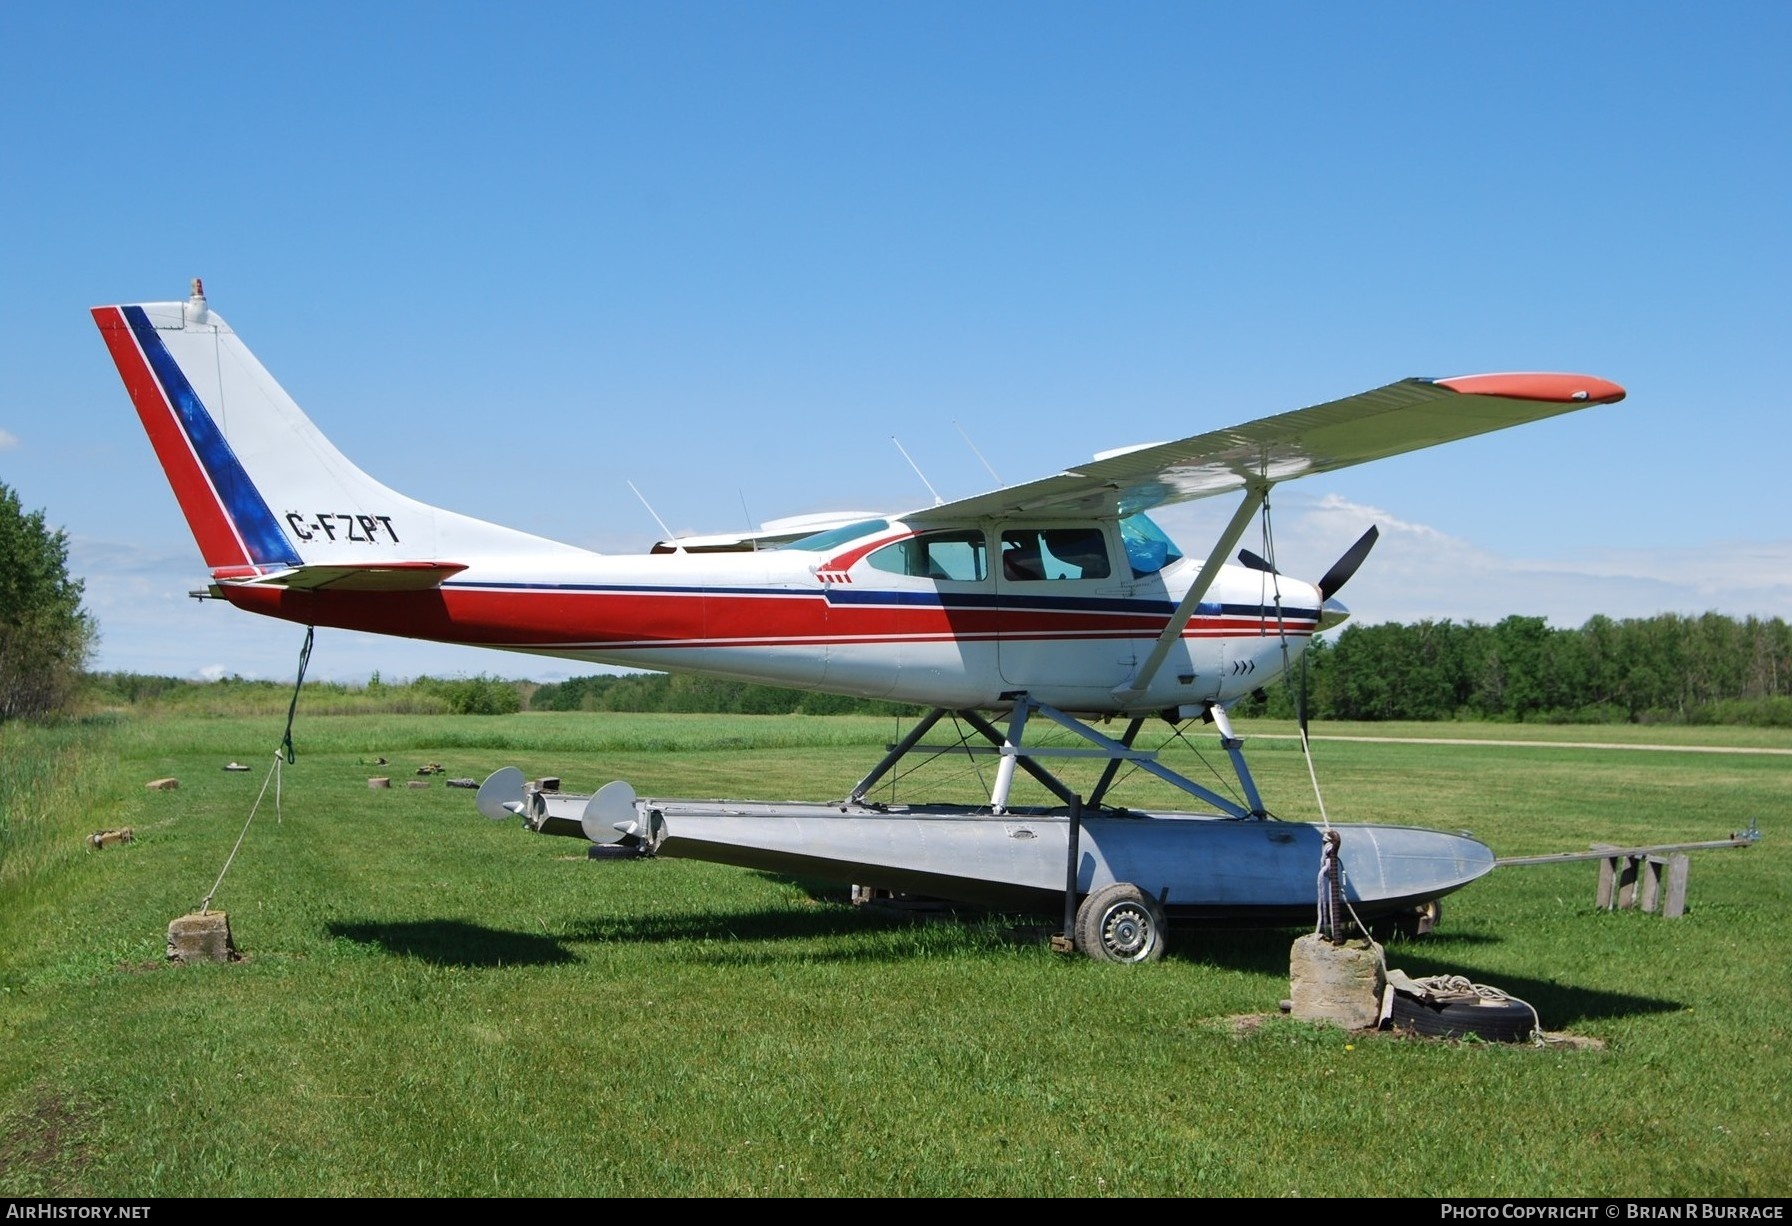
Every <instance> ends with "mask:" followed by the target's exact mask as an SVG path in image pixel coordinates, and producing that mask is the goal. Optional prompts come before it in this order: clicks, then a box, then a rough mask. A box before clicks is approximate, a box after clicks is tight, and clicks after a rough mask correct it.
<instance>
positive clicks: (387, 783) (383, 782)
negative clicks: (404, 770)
mask: <svg viewBox="0 0 1792 1226" xmlns="http://www.w3.org/2000/svg"><path fill="white" fill-rule="evenodd" d="M367 786H368V787H370V788H389V787H391V786H392V780H391V779H390V778H388V777H387V776H385V775H375V776H374V777H373V778H371V779H369V780H368V781H367Z"/></svg>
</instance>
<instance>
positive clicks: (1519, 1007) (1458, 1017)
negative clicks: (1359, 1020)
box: [1390, 992, 1537, 1043]
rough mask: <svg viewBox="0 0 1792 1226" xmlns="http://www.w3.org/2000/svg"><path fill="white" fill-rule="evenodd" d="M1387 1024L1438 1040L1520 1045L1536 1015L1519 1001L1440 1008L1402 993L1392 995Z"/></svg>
mask: <svg viewBox="0 0 1792 1226" xmlns="http://www.w3.org/2000/svg"><path fill="white" fill-rule="evenodd" d="M1390 1021H1391V1022H1392V1024H1393V1026H1394V1029H1396V1030H1411V1031H1413V1032H1415V1033H1417V1034H1428V1035H1435V1036H1436V1037H1438V1038H1441V1039H1464V1038H1468V1037H1469V1036H1471V1035H1473V1036H1474V1037H1475V1038H1478V1039H1486V1040H1488V1041H1490V1042H1494V1043H1523V1042H1525V1041H1527V1040H1528V1039H1529V1038H1530V1037H1531V1034H1532V1033H1533V1032H1534V1031H1535V1030H1536V1028H1537V1014H1536V1013H1535V1012H1534V1011H1533V1010H1532V1009H1531V1007H1530V1006H1529V1005H1527V1004H1525V1003H1524V1001H1522V1000H1510V999H1493V1000H1470V1001H1457V1002H1452V1003H1449V1004H1440V1003H1438V1002H1436V1001H1429V1000H1423V999H1420V998H1419V997H1417V996H1408V995H1407V994H1406V993H1405V992H1395V993H1394V1011H1393V1014H1392V1016H1391V1018H1390Z"/></svg>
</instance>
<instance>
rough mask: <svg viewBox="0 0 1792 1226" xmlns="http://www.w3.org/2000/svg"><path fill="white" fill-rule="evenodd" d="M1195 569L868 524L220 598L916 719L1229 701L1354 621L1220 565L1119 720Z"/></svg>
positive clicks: (1128, 532)
mask: <svg viewBox="0 0 1792 1226" xmlns="http://www.w3.org/2000/svg"><path fill="white" fill-rule="evenodd" d="M1199 569H1200V568H1199V564H1198V563H1196V562H1195V561H1193V560H1191V559H1186V558H1182V557H1180V556H1179V555H1178V554H1177V553H1176V550H1175V547H1174V546H1173V545H1171V544H1170V543H1169V542H1168V540H1167V538H1165V537H1163V535H1162V534H1161V532H1158V531H1157V529H1156V527H1155V525H1151V524H1150V523H1149V521H1147V520H1145V519H1144V518H1143V517H1142V516H1135V517H1133V518H1131V519H1129V520H1125V521H1117V520H1105V521H1102V520H1097V521H1090V520H1087V519H1083V520H1066V521H1054V520H1051V519H1029V520H1011V521H985V522H980V523H966V524H963V525H958V526H941V525H939V524H935V523H928V524H927V525H926V526H925V528H924V529H919V530H918V529H914V528H911V527H909V526H906V525H904V524H903V523H901V522H900V521H875V520H874V521H868V522H865V523H861V524H856V525H852V526H850V527H848V528H843V529H836V530H833V531H830V532H826V533H822V534H819V535H818V536H816V537H811V538H808V539H806V540H801V541H797V542H794V543H792V544H788V545H784V546H780V547H777V548H770V549H761V550H758V551H751V552H718V553H688V552H671V553H659V554H651V555H645V556H611V555H599V554H586V553H581V552H579V551H576V550H570V549H567V548H565V547H561V548H558V549H556V550H554V551H553V552H552V553H551V555H549V556H517V557H501V558H485V559H480V558H470V559H467V568H466V569H465V570H463V571H461V572H459V573H457V574H455V575H453V576H452V577H451V578H449V579H447V580H446V581H445V582H443V583H442V585H441V586H440V587H437V588H430V589H426V590H415V591H359V590H356V591H344V590H334V589H332V588H331V587H328V586H325V587H322V588H318V589H314V590H299V589H294V588H282V587H272V586H258V585H255V584H244V585H239V584H231V583H226V584H223V585H220V587H219V588H218V589H216V590H218V591H219V593H220V594H221V595H223V596H224V597H225V598H227V599H228V600H230V601H231V603H233V604H235V605H237V606H238V607H240V608H243V609H247V610H251V611H253V612H257V613H263V614H269V615H272V616H276V617H282V618H286V619H289V620H292V621H298V622H304V623H307V624H315V625H323V626H337V627H343V628H347V629H355V630H366V631H372V632H375V633H382V634H396V635H404V636H407V637H413V638H424V639H434V640H439V641H443V642H454V643H467V644H476V645H479V646H485V647H496V648H503V649H509V650H515V651H523V652H529V653H533V654H543V655H551V656H561V657H566V658H571V659H577V660H586V661H591V662H595V663H603V664H611V665H620V666H624V667H632V668H645V669H661V670H670V671H689V672H699V673H703V674H706V675H711V676H720V677H727V678H733V679H737V680H742V681H754V682H762V683H766V684H771V685H783V686H793V687H800V688H803V689H814V690H821V691H825V692H830V693H836V694H845V695H853V696H858V697H869V698H884V699H890V700H893V701H899V702H912V703H917V704H922V705H927V706H940V707H949V708H973V707H974V708H985V709H987V708H1001V707H1003V706H1006V705H1007V704H1008V701H1009V696H1011V695H1013V694H1014V693H1017V692H1022V691H1024V692H1026V693H1029V694H1030V695H1032V696H1033V697H1034V698H1035V699H1037V700H1039V701H1041V702H1045V703H1048V704H1050V705H1053V706H1057V707H1060V708H1063V709H1065V710H1075V711H1084V712H1108V711H1120V710H1158V709H1162V708H1166V707H1174V706H1178V705H1184V704H1196V703H1207V702H1218V703H1227V702H1230V701H1232V700H1234V699H1236V698H1238V697H1240V696H1242V695H1244V694H1247V693H1250V692H1251V691H1253V690H1255V689H1258V688H1260V687H1262V686H1264V685H1266V684H1268V683H1269V682H1271V681H1273V680H1274V679H1275V678H1276V677H1277V676H1278V675H1280V674H1281V672H1282V671H1283V670H1284V668H1285V667H1286V666H1287V664H1288V663H1290V662H1292V661H1293V660H1295V659H1297V658H1298V657H1299V654H1300V652H1301V651H1303V650H1304V649H1305V648H1306V646H1307V643H1308V642H1309V640H1310V639H1311V636H1312V635H1313V633H1314V632H1315V630H1316V629H1317V628H1320V627H1321V625H1322V624H1323V625H1331V624H1335V623H1336V622H1337V621H1338V620H1341V619H1342V617H1343V616H1344V611H1343V609H1342V608H1341V606H1339V605H1337V604H1336V602H1335V601H1334V602H1332V603H1331V604H1329V605H1324V602H1323V601H1322V600H1321V597H1320V595H1319V593H1318V591H1317V589H1315V588H1314V586H1313V585H1312V584H1309V583H1304V582H1302V581H1299V580H1295V579H1290V578H1288V577H1287V576H1279V575H1271V574H1267V573H1265V572H1263V571H1259V570H1252V569H1248V568H1245V567H1240V566H1230V565H1228V566H1223V567H1221V573H1220V574H1219V576H1218V577H1217V578H1216V579H1215V581H1214V582H1213V584H1212V585H1211V586H1210V587H1209V589H1208V591H1207V592H1206V594H1205V596H1204V597H1203V599H1202V601H1201V603H1200V605H1199V607H1198V609H1197V611H1196V613H1195V615H1194V616H1193V617H1192V618H1191V619H1190V621H1189V622H1188V624H1187V626H1186V627H1185V628H1184V629H1183V631H1182V633H1181V636H1180V639H1179V640H1178V641H1177V643H1176V644H1175V646H1174V647H1173V648H1172V651H1171V656H1170V658H1169V660H1168V662H1167V663H1166V665H1165V667H1163V668H1161V669H1159V670H1158V672H1157V675H1156V677H1155V679H1154V680H1153V681H1152V683H1151V685H1150V686H1149V688H1148V689H1147V690H1145V691H1144V693H1143V694H1142V695H1137V694H1134V695H1129V696H1128V697H1127V698H1126V700H1125V701H1124V702H1122V701H1121V700H1120V699H1118V698H1116V696H1115V693H1114V691H1115V690H1116V689H1117V688H1122V687H1124V686H1125V685H1126V683H1127V682H1128V681H1129V680H1130V679H1131V678H1132V677H1133V675H1134V673H1135V672H1136V670H1137V668H1138V665H1139V662H1140V661H1141V660H1142V659H1143V658H1144V657H1145V656H1146V655H1147V654H1148V653H1149V651H1150V650H1151V647H1152V645H1153V644H1154V642H1155V641H1156V639H1157V638H1158V636H1159V635H1160V634H1161V633H1162V632H1163V630H1164V627H1165V626H1166V624H1167V623H1168V621H1169V619H1170V617H1171V615H1172V613H1173V611H1174V610H1175V607H1176V605H1177V602H1178V601H1179V600H1180V599H1181V598H1182V597H1183V595H1184V594H1185V593H1186V592H1187V591H1188V590H1189V587H1190V585H1191V584H1192V583H1193V582H1194V580H1195V578H1196V576H1197V575H1198V573H1199ZM1322 605H1323V606H1324V607H1322ZM1322 616H1323V618H1324V621H1323V623H1322V622H1321V618H1322Z"/></svg>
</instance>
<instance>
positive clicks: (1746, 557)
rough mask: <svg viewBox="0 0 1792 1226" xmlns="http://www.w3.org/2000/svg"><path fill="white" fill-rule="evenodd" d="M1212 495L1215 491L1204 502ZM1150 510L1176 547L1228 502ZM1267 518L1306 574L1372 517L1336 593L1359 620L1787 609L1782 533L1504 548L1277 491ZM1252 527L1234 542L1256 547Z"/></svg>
mask: <svg viewBox="0 0 1792 1226" xmlns="http://www.w3.org/2000/svg"><path fill="white" fill-rule="evenodd" d="M1212 501H1215V502H1217V501H1220V500H1217V499H1216V500H1212ZM1191 505H1192V506H1194V507H1198V508H1200V509H1199V510H1198V511H1194V512H1191V511H1189V510H1187V509H1185V508H1180V507H1179V508H1172V509H1170V510H1168V511H1165V512H1163V513H1161V514H1159V515H1158V516H1157V518H1159V519H1160V520H1161V521H1162V522H1163V523H1164V525H1165V527H1166V528H1168V529H1169V530H1170V531H1171V533H1172V535H1174V536H1175V537H1176V538H1177V540H1178V542H1179V543H1180V544H1181V545H1182V546H1183V548H1184V549H1187V550H1189V551H1190V552H1191V553H1199V552H1200V551H1201V549H1202V542H1203V541H1210V540H1211V539H1212V538H1213V537H1214V536H1215V535H1217V534H1218V532H1219V528H1220V526H1221V525H1222V524H1223V522H1224V519H1225V517H1226V516H1227V515H1229V514H1230V512H1231V509H1232V508H1231V506H1230V505H1228V506H1226V507H1223V508H1220V509H1219V510H1218V511H1214V510H1210V509H1208V508H1205V507H1201V504H1191ZM1279 509H1280V510H1281V512H1282V514H1281V515H1279V516H1277V517H1276V518H1275V520H1274V527H1275V537H1276V540H1275V545H1276V550H1277V558H1278V563H1279V566H1280V568H1281V569H1282V570H1283V571H1284V572H1286V573H1289V574H1296V575H1301V576H1303V577H1307V578H1316V577H1318V576H1319V575H1321V574H1324V573H1325V571H1326V569H1327V568H1328V567H1330V566H1331V564H1332V562H1333V561H1334V560H1335V559H1336V558H1337V557H1338V556H1339V555H1340V554H1342V553H1343V552H1344V551H1345V550H1346V549H1347V548H1349V547H1350V544H1351V542H1353V541H1355V540H1356V538H1357V537H1358V536H1360V535H1361V534H1362V533H1363V532H1364V531H1365V530H1366V529H1367V528H1368V527H1369V526H1370V525H1371V524H1374V525H1376V526H1377V527H1379V528H1380V529H1381V539H1380V540H1379V541H1378V542H1377V543H1376V546H1375V551H1374V552H1373V553H1371V554H1370V555H1369V559H1368V561H1367V562H1365V563H1364V564H1363V567H1362V569H1361V570H1359V571H1358V572H1357V573H1356V575H1355V576H1354V577H1353V578H1352V579H1351V581H1350V586H1349V587H1348V588H1347V589H1346V590H1345V592H1344V593H1343V596H1342V599H1343V601H1344V603H1345V604H1347V605H1349V606H1350V608H1351V610H1352V612H1353V613H1354V615H1355V616H1356V617H1357V619H1358V620H1360V621H1364V622H1370V623H1374V622H1384V621H1399V622H1411V621H1418V620H1420V619H1423V618H1430V619H1432V620H1443V619H1445V618H1448V619H1450V620H1453V621H1478V622H1495V621H1498V620H1499V619H1500V618H1502V617H1506V616H1509V615H1511V614H1520V615H1523V616H1530V617H1537V616H1541V617H1546V618H1548V619H1549V620H1550V622H1551V623H1553V624H1555V625H1559V626H1578V625H1581V624H1583V623H1584V622H1585V621H1586V620H1587V619H1588V618H1590V617H1592V616H1594V615H1595V614H1601V613H1603V614H1605V615H1607V616H1609V617H1615V618H1626V617H1652V616H1654V615H1655V614H1657V613H1686V614H1698V613H1704V612H1708V611H1713V610H1715V611H1717V612H1719V613H1725V614H1728V615H1730V616H1732V617H1746V616H1751V615H1752V616H1758V617H1783V618H1788V619H1792V540H1782V541H1713V542H1709V543H1706V544H1702V545H1698V546H1691V547H1681V548H1671V549H1598V548H1583V549H1580V550H1571V551H1569V552H1568V553H1567V554H1566V555H1565V556H1562V557H1556V558H1551V559H1548V560H1543V559H1534V558H1524V557H1516V556H1508V555H1505V554H1500V553H1495V552H1493V551H1491V550H1487V549H1484V548H1482V547H1481V546H1479V545H1476V544H1475V543H1474V542H1472V541H1467V540H1463V539H1461V538H1459V537H1454V536H1450V535H1448V534H1446V533H1443V532H1439V531H1438V530H1437V529H1435V528H1432V527H1430V526H1428V525H1425V524H1419V523H1412V522H1410V521H1407V520H1403V519H1401V518H1400V517H1399V516H1398V515H1395V514H1393V513H1390V512H1389V511H1386V510H1384V509H1382V508H1380V507H1374V506H1367V505H1363V504H1360V503H1353V502H1350V501H1348V500H1347V499H1344V498H1340V497H1337V496H1336V495H1326V496H1325V497H1322V498H1319V499H1317V500H1311V501H1301V500H1297V499H1295V498H1291V497H1290V498H1284V499H1282V500H1281V502H1280V504H1279ZM1258 537H1259V534H1258V533H1257V532H1256V531H1255V530H1253V531H1251V532H1248V533H1247V534H1246V539H1245V541H1244V542H1243V544H1244V545H1245V546H1246V547H1248V548H1251V549H1255V550H1257V551H1258V552H1263V548H1262V545H1261V543H1260V540H1259V539H1258Z"/></svg>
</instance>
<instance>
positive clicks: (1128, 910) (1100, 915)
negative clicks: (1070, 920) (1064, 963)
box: [1076, 881, 1164, 964]
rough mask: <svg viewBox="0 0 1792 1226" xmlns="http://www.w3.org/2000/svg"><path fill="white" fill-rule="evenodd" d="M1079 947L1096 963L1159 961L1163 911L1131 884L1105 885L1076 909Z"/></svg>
mask: <svg viewBox="0 0 1792 1226" xmlns="http://www.w3.org/2000/svg"><path fill="white" fill-rule="evenodd" d="M1076 947H1077V948H1078V949H1080V950H1082V951H1083V952H1084V953H1085V954H1087V955H1089V957H1091V958H1093V959H1095V961H1097V962H1126V963H1135V964H1136V963H1140V962H1156V961H1157V960H1158V959H1159V958H1161V957H1163V956H1164V910H1163V908H1162V907H1160V906H1158V905H1157V900H1156V899H1154V898H1152V897H1151V895H1149V894H1147V893H1145V891H1143V890H1141V889H1140V888H1139V887H1138V886H1136V885H1134V884H1132V883H1131V882H1130V881H1116V882H1115V883H1114V884H1112V885H1104V886H1102V887H1101V889H1099V890H1096V891H1095V892H1094V893H1093V894H1090V895H1089V896H1088V897H1087V898H1085V899H1083V905H1082V906H1080V907H1078V908H1077V910H1076Z"/></svg>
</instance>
